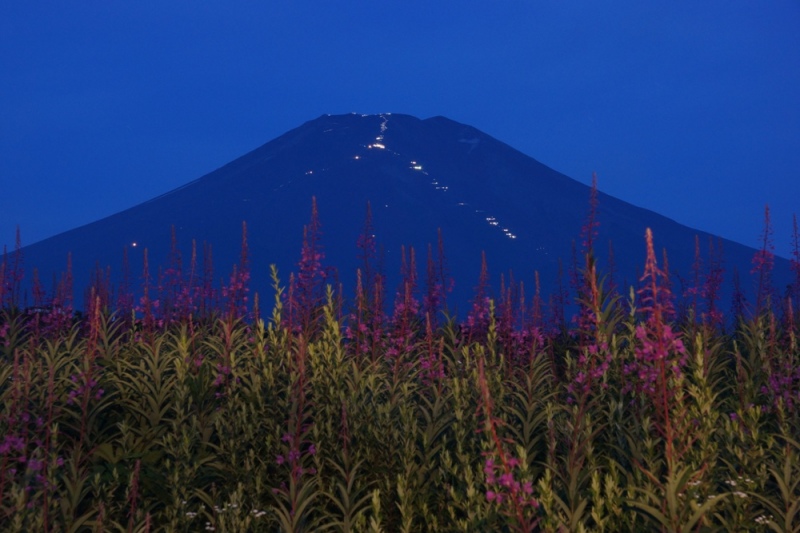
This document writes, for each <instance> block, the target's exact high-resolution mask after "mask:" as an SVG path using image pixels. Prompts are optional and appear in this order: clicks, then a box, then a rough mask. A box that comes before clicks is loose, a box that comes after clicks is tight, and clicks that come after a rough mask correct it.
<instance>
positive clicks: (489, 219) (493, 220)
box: [486, 217, 517, 239]
mask: <svg viewBox="0 0 800 533" xmlns="http://www.w3.org/2000/svg"><path fill="white" fill-rule="evenodd" d="M486 222H487V223H488V224H489V225H490V226H499V225H500V222H499V221H498V220H497V218H495V217H486ZM503 233H504V234H505V236H506V237H508V238H509V239H516V238H517V236H516V235H514V234H513V233H511V230H509V229H508V228H503Z"/></svg>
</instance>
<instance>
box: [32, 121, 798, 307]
mask: <svg viewBox="0 0 800 533" xmlns="http://www.w3.org/2000/svg"><path fill="white" fill-rule="evenodd" d="M590 192H591V191H590V188H589V187H587V186H586V185H583V184H581V183H579V182H577V181H575V180H573V179H571V178H569V177H567V176H565V175H563V174H561V173H559V172H557V171H555V170H553V169H551V168H548V167H547V166H545V165H543V164H541V163H539V162H538V161H536V160H535V159H533V158H531V157H529V156H527V155H525V154H523V153H521V152H519V151H517V150H515V149H513V148H511V147H510V146H508V145H507V144H504V143H503V142H500V141H498V140H496V139H494V138H492V137H490V136H489V135H486V134H485V133H483V132H481V131H480V130H477V129H475V128H473V127H471V126H467V125H464V124H460V123H458V122H455V121H453V120H450V119H447V118H444V117H439V116H437V117H432V118H428V119H425V120H420V119H418V118H415V117H413V116H409V115H401V114H389V113H386V114H379V115H358V114H349V115H323V116H321V117H319V118H317V119H315V120H311V121H309V122H306V123H305V124H303V125H301V126H300V127H298V128H295V129H293V130H291V131H289V132H287V133H285V134H284V135H281V136H280V137H278V138H276V139H274V140H272V141H270V142H268V143H267V144H265V145H263V146H261V147H260V148H257V149H255V150H253V151H252V152H250V153H248V154H245V155H243V156H242V157H240V158H238V159H236V160H234V161H232V162H231V163H229V164H227V165H225V166H223V167H221V168H219V169H217V170H215V171H213V172H211V173H209V174H207V175H205V176H203V177H201V178H199V179H197V180H195V181H192V182H190V183H188V184H186V185H184V186H183V187H180V188H178V189H175V190H173V191H171V192H168V193H166V194H164V195H162V196H159V197H157V198H154V199H152V200H150V201H147V202H145V203H143V204H140V205H137V206H135V207H132V208H130V209H127V210H125V211H122V212H120V213H117V214H115V215H112V216H110V217H107V218H105V219H102V220H99V221H97V222H94V223H91V224H88V225H86V226H83V227H79V228H76V229H73V230H70V231H67V232H65V233H62V234H60V235H57V236H54V237H51V238H49V239H46V240H43V241H41V242H38V243H36V244H33V245H31V246H28V247H26V248H25V249H24V257H25V264H26V265H27V267H28V268H29V269H30V267H34V266H35V267H38V269H39V275H40V277H41V279H43V280H49V279H50V277H49V276H50V275H51V274H56V273H59V272H62V271H63V270H64V269H65V265H66V261H67V259H66V258H67V255H68V253H71V257H72V270H73V273H74V277H75V287H76V294H78V293H80V291H82V290H83V288H84V287H86V286H87V285H88V282H89V277H90V273H91V272H92V271H93V270H94V269H95V268H96V266H98V265H99V266H100V267H101V268H105V267H106V266H110V268H111V272H112V279H119V272H120V270H121V266H122V257H123V250H124V249H125V248H127V254H128V257H129V262H130V269H131V272H132V275H131V278H132V279H134V280H136V279H137V278H138V277H139V275H140V274H139V273H140V272H141V268H142V254H143V250H144V249H145V248H147V249H148V251H149V262H150V265H151V269H153V270H151V274H152V275H153V276H154V277H155V276H156V274H155V270H154V266H153V265H165V264H166V263H167V260H168V257H169V253H170V246H171V242H170V231H171V230H170V228H171V227H174V228H175V233H176V237H177V241H178V244H179V246H180V247H181V248H182V250H183V251H184V255H186V254H187V250H188V249H189V247H190V245H191V241H192V240H195V241H196V242H197V243H198V246H199V245H200V243H203V242H206V243H210V244H211V245H212V246H213V263H214V267H215V270H216V272H217V274H216V278H217V279H219V278H222V277H223V276H226V275H227V274H226V273H227V272H230V269H231V267H232V266H233V265H234V264H235V263H236V262H237V261H238V259H239V253H240V243H241V228H242V222H243V221H246V223H247V228H248V242H249V249H250V261H251V263H250V264H251V272H252V278H253V289H254V290H256V291H258V292H259V293H260V294H261V295H262V300H263V298H265V297H266V298H268V299H269V298H270V290H269V283H270V279H269V265H270V264H272V263H275V264H277V265H278V267H279V273H280V274H281V279H282V281H283V282H284V283H285V282H286V281H287V280H288V273H289V272H290V271H291V270H293V269H294V268H295V264H296V263H297V261H298V259H299V257H300V245H301V243H302V237H303V226H304V224H306V223H307V222H308V220H309V215H310V210H311V209H310V208H311V198H312V197H316V198H317V205H318V209H319V218H320V222H321V228H322V245H323V247H324V252H325V260H324V263H325V265H330V266H333V267H335V268H336V269H338V272H339V275H338V278H339V280H340V281H341V282H342V283H343V284H344V286H345V290H346V291H347V296H350V295H351V294H352V289H353V286H354V283H355V276H356V268H357V267H358V266H359V264H360V262H359V259H358V254H359V250H358V249H357V246H356V243H357V241H358V238H359V235H360V233H361V232H362V230H363V227H364V220H365V212H366V206H367V202H369V203H370V205H371V210H372V216H373V227H374V234H375V236H376V240H377V243H378V245H379V247H380V249H381V250H382V251H383V252H382V253H381V257H382V262H383V267H384V270H385V272H386V274H387V276H388V280H387V292H388V293H389V295H390V299H391V295H392V294H393V291H394V289H395V287H396V282H397V280H398V279H399V277H398V275H397V273H398V272H399V270H400V264H401V257H400V255H401V246H405V247H406V249H409V247H414V248H415V250H416V251H417V263H418V265H419V270H421V271H423V270H424V262H425V258H426V256H427V250H428V244H429V243H432V244H433V249H434V253H435V251H436V243H437V230H438V229H441V233H442V237H443V242H444V249H445V254H446V259H447V266H448V270H449V275H450V276H451V277H452V278H453V279H455V281H456V285H455V289H454V292H453V294H452V295H451V302H453V303H457V304H458V307H459V310H460V311H461V312H460V314H461V315H462V316H463V311H464V307H465V305H466V302H467V301H468V300H469V298H470V296H471V294H472V288H473V286H474V285H476V284H477V283H478V276H479V271H480V266H481V252H482V251H485V252H486V257H487V259H488V263H489V269H490V271H491V273H492V276H493V279H494V280H495V281H497V279H498V278H499V274H500V273H502V272H508V271H509V270H513V273H514V276H515V278H516V279H522V280H525V281H526V282H527V283H530V285H529V287H532V285H533V273H534V271H539V272H540V274H541V279H542V284H543V288H544V289H543V290H544V291H545V292H552V291H551V290H552V288H553V287H554V284H555V283H556V282H557V277H558V272H559V268H560V266H559V259H560V260H561V262H562V263H561V264H562V266H563V271H564V272H565V273H566V272H567V271H568V270H569V268H571V265H572V264H573V257H574V254H575V249H576V248H577V250H578V253H580V247H581V242H580V235H581V229H582V227H583V226H584V224H585V223H586V220H587V213H588V212H589V205H590V203H589V201H590ZM597 205H598V210H597V221H598V222H599V224H600V225H599V234H598V236H597V238H596V240H595V243H596V249H597V256H598V258H599V259H600V265H601V270H603V269H607V268H608V267H607V265H608V262H606V261H605V259H606V258H607V257H608V243H609V241H611V242H612V243H613V249H614V258H615V260H614V264H615V270H616V272H615V274H614V276H615V280H616V282H617V283H618V284H619V285H622V286H626V285H631V284H634V285H635V284H637V283H638V275H639V272H640V271H641V268H642V265H643V262H644V256H645V246H644V234H645V229H646V228H647V227H650V228H652V230H653V233H654V235H655V240H656V246H657V247H658V248H659V249H660V248H662V247H663V248H665V249H666V250H667V252H668V257H669V264H670V270H671V272H672V273H676V274H678V275H680V276H684V277H686V276H688V275H689V272H690V270H691V265H692V263H693V262H694V256H695V236H696V235H698V236H699V239H700V241H699V242H700V243H701V245H702V248H703V250H704V251H705V249H706V247H707V243H708V242H709V239H710V238H711V236H710V235H709V234H707V233H704V232H701V231H697V230H694V229H690V228H688V227H686V226H683V225H681V224H678V223H677V222H675V221H673V220H670V219H668V218H666V217H663V216H661V215H658V214H657V213H654V212H652V211H648V210H645V209H641V208H638V207H635V206H633V205H631V204H628V203H626V202H623V201H621V200H618V199H616V198H613V197H611V196H608V195H605V194H602V193H599V195H598V204H597ZM714 242H715V245H718V244H717V243H721V245H722V247H723V249H724V258H725V265H726V268H727V269H728V270H729V271H730V269H731V268H732V267H736V268H738V270H739V271H740V272H743V273H744V272H748V271H749V269H750V268H751V266H750V265H751V258H752V257H753V253H754V250H753V249H751V248H747V247H745V246H743V245H740V244H737V243H734V242H731V241H727V240H722V239H720V240H716V239H715V241H714ZM784 263H786V262H785V261H783V260H778V264H777V265H776V268H777V271H779V272H783V271H785V272H786V273H788V266H787V265H786V264H784ZM779 277H780V276H779ZM423 278H424V276H423ZM567 279H568V278H567V277H566V275H565V277H564V280H565V283H567V281H566V280H567ZM787 279H788V274H787ZM112 285H113V284H112ZM134 285H135V283H134ZM623 292H624V291H623ZM722 304H723V305H726V306H727V305H728V301H723V302H722Z"/></svg>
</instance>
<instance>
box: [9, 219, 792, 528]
mask: <svg viewBox="0 0 800 533" xmlns="http://www.w3.org/2000/svg"><path fill="white" fill-rule="evenodd" d="M594 224H595V223H594V221H593V220H592V219H590V222H589V224H587V231H586V235H585V237H586V239H585V242H584V251H585V253H584V258H583V261H582V263H581V265H580V268H576V270H575V275H574V283H573V288H574V292H575V294H576V298H575V300H576V308H577V309H578V311H577V314H576V317H575V320H574V322H572V326H571V327H567V326H566V325H565V324H564V322H560V321H559V320H558V319H557V316H558V314H559V313H563V309H562V308H561V307H559V305H558V301H557V299H556V300H551V304H550V308H551V309H552V310H555V311H554V312H549V313H548V312H545V311H544V308H545V306H544V305H543V303H542V301H541V300H542V298H540V296H539V291H538V290H537V291H536V293H535V295H534V296H533V298H532V299H531V301H530V302H527V303H526V301H525V298H524V296H523V295H524V291H523V289H522V287H520V286H518V285H512V283H511V282H509V283H508V284H506V283H505V281H504V282H503V286H502V287H501V289H500V290H499V291H498V293H499V294H498V297H497V298H496V299H492V298H490V297H489V288H488V274H487V273H486V270H485V269H484V275H482V276H481V282H480V284H479V286H478V288H477V289H476V297H475V300H474V305H473V308H472V309H471V311H470V313H469V314H468V316H467V317H466V318H465V319H464V321H463V322H460V323H457V322H456V321H455V320H451V319H449V318H448V317H447V315H446V313H444V312H442V308H443V305H444V301H445V296H446V292H447V291H446V288H445V287H446V284H445V283H444V282H445V281H446V280H445V276H444V275H442V273H443V272H444V266H443V259H442V257H443V256H441V255H440V258H439V260H433V259H431V260H429V264H428V274H429V278H428V285H427V288H426V289H425V290H424V291H420V289H419V285H421V284H420V283H418V282H417V277H416V266H415V264H414V263H415V260H414V254H413V251H410V253H409V254H408V256H407V257H408V261H407V262H405V264H404V282H403V285H402V287H400V288H399V289H398V290H397V292H396V295H395V300H394V305H393V306H392V309H393V311H392V312H391V313H385V312H384V307H385V305H384V304H385V299H386V298H385V296H384V294H383V292H384V291H383V288H382V284H381V283H382V282H381V276H380V275H379V273H377V270H375V269H374V268H373V266H371V261H372V259H373V257H372V250H374V248H373V245H374V243H372V242H371V241H370V239H369V235H370V234H369V232H365V236H366V238H365V239H364V240H363V241H362V242H360V243H359V246H360V248H361V249H362V251H363V255H364V269H363V270H362V271H360V272H359V273H358V282H359V283H358V288H357V291H356V295H355V297H354V298H353V300H352V301H351V302H345V301H344V299H343V298H342V297H341V296H340V295H337V294H336V293H335V291H334V290H333V289H331V288H330V287H329V286H327V287H326V276H325V270H324V269H323V267H322V259H323V255H322V253H321V248H320V247H319V239H318V237H319V231H318V230H319V228H318V226H317V222H316V221H315V216H312V223H311V224H310V225H309V227H308V228H307V230H306V234H305V239H304V246H303V254H302V259H301V261H300V263H299V265H298V273H297V275H296V276H295V275H293V276H291V277H290V279H289V281H288V284H287V285H286V288H284V287H283V286H282V284H281V283H280V281H279V280H278V276H277V272H275V271H273V280H274V287H275V298H274V303H273V310H272V313H271V316H269V317H268V318H266V319H262V318H261V317H260V313H261V312H260V310H259V305H258V300H257V298H256V299H255V301H254V302H253V305H248V303H249V300H248V297H247V287H246V286H247V280H248V279H249V271H248V269H247V260H246V258H247V253H246V246H243V254H242V262H241V265H239V268H238V269H237V270H235V271H234V273H233V275H232V276H231V278H230V279H231V281H230V283H229V284H228V285H227V286H226V287H225V288H224V289H223V290H222V291H221V294H220V295H218V296H219V298H218V299H217V300H216V305H213V306H212V305H205V304H204V303H202V302H205V300H207V299H208V295H205V296H203V295H202V294H200V293H199V292H195V289H196V288H197V287H202V284H196V283H194V282H193V281H192V278H191V275H189V274H187V273H184V272H183V271H182V270H181V269H180V268H179V267H176V268H174V269H172V271H171V272H168V273H167V274H166V275H165V276H164V277H162V279H165V278H166V277H168V276H171V278H170V279H172V280H173V282H172V283H161V282H160V283H159V286H158V287H157V289H153V290H152V291H149V290H148V287H147V285H145V290H144V293H143V296H142V297H141V299H140V300H139V304H138V305H136V306H132V305H130V306H129V307H126V306H125V305H124V301H125V300H124V298H120V299H118V300H117V304H116V306H112V305H111V304H110V303H109V302H110V298H109V296H108V291H103V290H100V289H102V283H100V282H99V283H98V284H97V285H96V286H95V287H94V288H93V289H92V291H91V292H90V297H89V299H88V301H89V302H90V303H89V305H88V308H87V310H86V311H85V313H83V314H82V315H76V314H73V313H72V312H71V310H69V309H68V308H65V307H63V306H60V305H54V304H53V303H52V300H51V302H50V305H48V306H37V307H33V308H28V309H23V308H22V307H21V306H19V305H15V303H16V301H15V300H14V296H13V290H14V284H13V283H9V282H8V280H9V279H11V280H12V281H13V280H14V279H16V278H14V277H13V276H10V275H8V273H9V272H11V273H13V272H14V270H13V268H11V267H8V268H6V266H7V265H8V264H10V263H6V262H4V263H3V265H4V271H3V272H4V273H5V274H6V275H7V276H6V278H5V284H2V283H0V286H2V287H4V292H0V303H2V304H3V306H4V308H5V310H4V311H3V312H2V315H0V402H2V403H0V409H1V410H0V529H2V530H3V531H10V532H11V531H15V532H16V531H19V532H27V531H137V532H138V531H185V532H190V531H202V530H209V531H213V530H216V531H236V532H239V531H287V532H288V531H293V532H294V531H325V530H334V531H371V532H377V531H387V532H394V531H465V532H466V531H553V532H556V531H558V532H560V531H608V532H621V531H653V530H655V531H659V530H660V531H713V530H722V531H769V530H772V531H800V412H799V411H798V405H799V404H798V402H800V370H799V369H800V361H799V360H798V359H799V358H800V348H798V342H797V332H798V328H799V326H800V324H799V323H798V320H797V318H796V317H795V315H794V313H793V303H792V302H793V295H791V294H790V295H789V296H788V297H787V298H786V299H785V300H781V302H783V303H781V305H777V304H776V303H775V300H774V299H773V293H774V291H770V290H767V285H768V274H769V271H768V269H769V259H770V256H769V253H768V247H767V246H765V247H764V250H762V252H764V253H760V255H759V256H757V261H756V268H755V269H754V273H755V274H756V276H757V277H759V279H761V280H762V283H764V285H765V287H764V290H763V291H760V292H759V293H758V295H757V301H756V302H755V303H754V304H753V305H751V306H749V308H748V309H749V311H748V310H747V309H745V308H744V307H743V308H742V309H741V313H740V314H738V315H737V316H736V319H737V323H736V325H735V326H734V327H728V328H727V329H726V328H725V327H724V321H723V320H721V316H722V313H721V312H720V311H719V306H718V302H716V301H715V300H714V295H713V289H714V286H715V283H716V281H715V278H714V276H715V275H716V274H714V269H709V270H708V272H707V273H706V274H704V275H702V276H700V275H698V282H697V284H696V287H695V288H696V290H695V292H691V291H689V292H688V293H687V294H688V298H684V299H682V300H681V301H682V302H683V303H681V304H680V305H676V303H675V301H674V297H673V294H672V290H671V285H670V280H669V276H668V273H667V272H666V269H662V267H659V263H658V262H657V261H656V254H655V251H654V245H653V237H652V235H651V234H650V233H649V232H648V234H647V239H646V241H645V243H646V248H645V249H646V262H645V268H644V275H643V277H642V279H641V281H640V284H639V286H638V287H633V288H631V290H630V291H629V294H628V295H627V296H625V297H622V296H620V295H619V294H618V293H617V292H616V291H615V290H614V289H613V287H610V286H609V285H610V283H609V282H608V279H607V278H604V279H600V278H599V276H598V274H597V272H596V268H595V261H594V258H593V252H592V246H591V240H592V235H593V231H594ZM367 226H368V225H367ZM245 242H246V241H245ZM765 242H766V241H765ZM405 256H406V254H405V253H404V257H405ZM429 257H430V255H429ZM795 259H797V258H795ZM175 264H176V265H179V264H180V262H179V261H176V263H175ZM793 264H795V265H796V264H797V262H796V261H795V262H794V263H793ZM173 266H174V265H173ZM798 273H799V274H800V269H799V270H798ZM144 277H145V283H148V278H147V276H146V275H145V276H144ZM701 278H702V279H701ZM98 279H99V280H100V281H102V280H101V279H100V278H98ZM799 286H800V285H799ZM420 292H424V296H422V297H420V296H419V293H420ZM56 293H57V291H56ZM155 294H158V297H157V298H156V297H155V296H154V295H155ZM198 294H200V296H198ZM123 296H124V294H123ZM762 298H763V300H762ZM62 301H65V299H62ZM201 303H202V305H201ZM112 307H115V308H116V311H115V312H114V311H112V310H111V308H112ZM548 316H551V317H553V318H552V319H551V318H548Z"/></svg>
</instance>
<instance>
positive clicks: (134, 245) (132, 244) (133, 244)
mask: <svg viewBox="0 0 800 533" xmlns="http://www.w3.org/2000/svg"><path fill="white" fill-rule="evenodd" d="M138 245H139V244H138V243H135V242H132V243H131V246H133V247H134V248H136V247H137V246H138Z"/></svg>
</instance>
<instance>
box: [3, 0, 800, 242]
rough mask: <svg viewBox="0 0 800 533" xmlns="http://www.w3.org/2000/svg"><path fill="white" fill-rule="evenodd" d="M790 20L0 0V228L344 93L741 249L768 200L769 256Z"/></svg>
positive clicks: (786, 97)
mask: <svg viewBox="0 0 800 533" xmlns="http://www.w3.org/2000/svg"><path fill="white" fill-rule="evenodd" d="M798 29H800V3H798V2H797V1H796V0H770V1H769V2H752V1H729V2H723V1H708V2H705V1H704V2H697V1H674V2H642V1H641V0H636V1H621V0H615V1H608V2H602V1H556V0H547V1H538V0H517V1H502V0H500V1H491V2H490V1H486V0H484V1H469V0H460V1H455V0H454V1H431V0H425V1H418V0H403V1H395V0H386V1H380V2H376V1H372V2H365V1H359V0H348V1H339V2H335V1H332V0H327V1H319V0H311V1H305V2H300V1H288V0H285V1H281V0H269V1H266V0H260V1H255V0H253V1H240V2H230V1H217V0H204V1H203V2H194V1H192V2H189V1H164V0H156V1H153V0H137V1H135V2H125V1H121V0H116V1H102V2H101V1H93V0H84V1H81V2H44V1H41V0H26V1H24V2H3V3H2V6H0V245H2V244H3V243H7V244H9V245H13V236H14V228H15V227H16V225H19V226H20V227H21V228H22V235H23V241H24V242H25V243H31V242H34V241H36V240H39V239H42V238H45V237H47V236H50V235H53V234H56V233H59V232H61V231H65V230H67V229H70V228H73V227H75V226H79V225H82V224H85V223H88V222H91V221H93V220H96V219H98V218H101V217H103V216H106V215H110V214H112V213H114V212H117V211H119V210H122V209H124V208H126V207H130V206H132V205H135V204H137V203H139V202H142V201H145V200H147V199H149V198H151V197H153V196H156V195H158V194H161V193H163V192H166V191H167V190H170V189H172V188H175V187H178V186H180V185H182V184H184V183H186V182H188V181H190V180H192V179H195V178H197V177H199V176H200V175H202V174H205V173H207V172H209V171H211V170H213V169H215V168H217V167H219V166H221V165H223V164H224V163H227V162H228V161H230V160H232V159H234V158H235V157H237V156H239V155H242V154H244V153H245V152H247V151H249V150H251V149H253V148H255V147H257V146H259V145H261V144H263V143H265V142H267V141H269V140H271V139H273V138H274V137H277V136H278V135H280V134H282V133H284V132H285V131H287V130H289V129H291V128H293V127H296V126H298V125H300V124H301V123H303V122H305V121H307V120H310V119H313V118H316V117H317V116H319V115H321V114H323V113H347V112H351V111H355V112H359V113H380V112H396V113H409V114H412V115H415V116H418V117H420V118H427V117H430V116H433V115H445V116H447V117H449V118H451V119H453V120H456V121H459V122H464V123H467V124H470V125H472V126H475V127H477V128H479V129H481V130H483V131H485V132H486V133H488V134H490V135H493V136H495V137H496V138H498V139H500V140H502V141H504V142H506V143H508V144H510V145H512V146H514V147H515V148H518V149H519V150H521V151H523V152H525V153H527V154H528V155H530V156H532V157H534V158H536V159H538V160H539V161H541V162H543V163H545V164H547V165H549V166H551V167H552V168H554V169H556V170H559V171H561V172H563V173H565V174H567V175H569V176H571V177H573V178H575V179H577V180H580V181H583V182H585V183H589V182H590V181H591V173H592V171H596V172H597V173H598V176H599V184H600V188H601V189H602V190H604V191H605V192H607V193H609V194H612V195H614V196H617V197H619V198H621V199H624V200H627V201H629V202H631V203H634V204H636V205H639V206H642V207H646V208H649V209H652V210H655V211H658V212H660V213H663V214H665V215H667V216H669V217H671V218H673V219H675V220H677V221H679V222H681V223H684V224H687V225H689V226H692V227H696V228H700V229H704V230H707V231H711V232H714V233H718V234H720V235H723V236H725V237H728V238H731V239H734V240H738V241H740V242H743V243H745V244H748V245H752V246H756V245H757V243H758V237H759V234H760V232H761V228H762V220H763V208H764V205H765V204H769V205H770V207H771V209H772V212H773V222H774V225H775V227H776V230H775V244H776V246H777V249H778V251H779V252H781V253H783V254H784V255H786V254H788V253H789V244H790V237H791V222H792V214H793V213H798V215H800V31H798ZM204 216H213V213H208V214H204ZM323 223H324V220H323ZM656 237H657V236H656Z"/></svg>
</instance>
